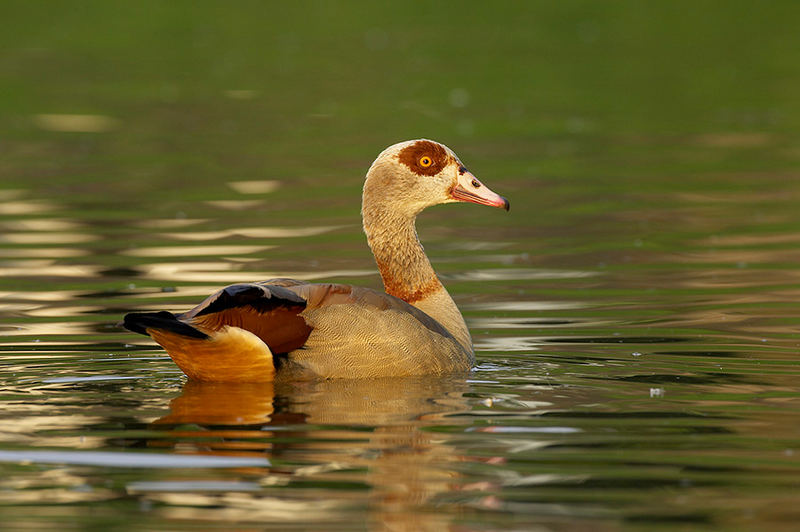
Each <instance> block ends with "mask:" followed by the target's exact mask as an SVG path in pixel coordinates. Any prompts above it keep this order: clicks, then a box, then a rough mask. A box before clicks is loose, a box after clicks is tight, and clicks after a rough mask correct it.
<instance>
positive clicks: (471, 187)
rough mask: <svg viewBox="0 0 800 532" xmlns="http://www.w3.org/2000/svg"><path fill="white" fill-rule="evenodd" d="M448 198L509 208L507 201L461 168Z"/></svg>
mask: <svg viewBox="0 0 800 532" xmlns="http://www.w3.org/2000/svg"><path fill="white" fill-rule="evenodd" d="M450 197H452V198H453V199H454V200H457V201H468V202H470V203H477V204H479V205H488V206H490V207H502V208H503V209H505V210H508V209H509V207H510V205H509V203H508V200H507V199H505V198H504V197H503V196H501V195H499V194H495V193H494V192H492V191H491V190H489V187H487V186H486V185H484V184H483V183H481V182H480V181H478V178H477V177H475V176H474V175H472V172H468V171H467V169H466V168H464V167H463V166H462V167H461V168H459V169H458V182H457V183H456V186H455V187H453V189H452V190H451V191H450Z"/></svg>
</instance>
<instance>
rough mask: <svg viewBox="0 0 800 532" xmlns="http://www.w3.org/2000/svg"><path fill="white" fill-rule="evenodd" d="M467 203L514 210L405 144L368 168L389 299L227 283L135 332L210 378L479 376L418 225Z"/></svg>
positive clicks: (455, 169)
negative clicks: (441, 207)
mask: <svg viewBox="0 0 800 532" xmlns="http://www.w3.org/2000/svg"><path fill="white" fill-rule="evenodd" d="M457 201H464V202H472V203H479V204H483V205H489V206H494V207H503V208H505V209H506V210H508V201H507V200H506V199H505V198H503V197H501V196H499V195H497V194H495V193H494V192H492V191H491V190H489V189H488V188H487V187H486V186H484V185H483V184H482V183H481V182H480V181H478V180H477V179H476V178H475V176H474V175H472V174H471V173H470V172H469V171H467V169H466V168H465V167H464V165H463V164H461V161H459V159H458V158H457V157H456V155H455V154H454V153H453V152H452V151H451V150H450V149H448V148H447V147H445V146H444V145H442V144H439V143H437V142H433V141H430V140H425V139H422V140H413V141H407V142H402V143H399V144H395V145H393V146H390V147H389V148H387V149H385V150H384V151H383V152H382V153H381V154H380V155H379V156H378V158H377V159H376V160H375V162H374V163H373V164H372V166H371V167H370V169H369V171H368V172H367V177H366V180H365V182H364V193H363V198H362V211H361V213H362V219H363V224H364V232H365V233H366V235H367V241H368V243H369V246H370V248H371V249H372V252H373V254H374V255H375V261H376V263H377V265H378V269H379V271H380V274H381V278H382V279H383V284H384V289H385V290H386V292H385V293H383V292H378V291H376V290H372V289H369V288H365V287H358V286H350V285H343V284H327V283H305V282H302V281H296V280H293V279H272V280H269V281H262V282H256V283H247V284H236V285H231V286H228V287H225V288H223V289H222V290H220V291H219V292H217V293H215V294H213V295H211V296H210V297H208V298H207V299H206V300H205V301H203V302H202V303H201V304H200V305H198V306H197V307H195V308H193V309H191V310H189V311H188V312H185V313H183V314H178V315H174V314H172V313H169V312H164V311H162V312H139V313H131V314H128V315H126V316H125V320H124V322H123V325H124V326H125V327H126V328H127V329H129V330H131V331H134V332H138V333H142V334H147V335H149V336H151V337H152V338H153V339H154V340H155V341H156V342H157V343H159V344H160V345H161V346H162V347H164V349H166V351H167V353H168V354H169V355H170V357H172V359H173V360H174V361H175V363H176V364H177V365H178V366H179V367H180V368H181V370H182V371H183V372H184V373H185V374H186V375H187V376H188V377H189V378H190V379H195V380H201V381H241V382H247V381H266V380H273V379H283V378H286V379H309V378H311V379H313V378H363V377H387V376H406V375H426V374H446V373H453V372H458V371H467V370H469V368H471V367H472V365H473V364H474V362H475V355H474V352H473V350H472V339H471V337H470V334H469V330H468V329H467V326H466V324H465V323H464V319H463V318H462V316H461V313H460V312H459V310H458V307H456V304H455V303H454V302H453V299H452V298H451V297H450V295H449V294H448V293H447V290H446V289H445V288H444V286H443V285H442V283H441V282H440V281H439V278H438V277H437V276H436V274H435V273H434V271H433V268H432V267H431V264H430V261H429V260H428V258H427V256H426V255H425V252H424V250H423V248H422V245H421V244H420V242H419V239H418V237H417V232H416V228H415V220H416V217H417V214H419V213H420V212H421V211H422V210H423V209H425V208H426V207H429V206H432V205H437V204H441V203H452V202H457Z"/></svg>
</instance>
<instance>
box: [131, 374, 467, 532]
mask: <svg viewBox="0 0 800 532" xmlns="http://www.w3.org/2000/svg"><path fill="white" fill-rule="evenodd" d="M469 390H470V386H469V384H468V383H467V382H466V379H465V378H464V376H463V375H450V376H432V377H426V376H421V377H420V376H414V377H406V378H402V377H401V378H395V377H386V378H378V379H332V380H316V381H305V382H275V383H272V382H265V383H224V382H199V381H189V382H187V383H186V384H184V386H183V390H182V392H181V394H180V396H178V397H176V398H174V399H173V400H172V401H170V405H169V407H170V413H169V414H168V415H166V416H164V417H162V418H161V419H158V420H157V421H155V423H154V424H153V425H152V426H151V429H154V430H156V431H157V432H156V433H155V434H157V436H156V437H154V438H151V439H148V440H147V446H148V447H150V448H156V449H165V448H167V449H173V450H174V451H175V452H177V453H180V454H186V453H189V454H212V455H221V454H222V455H226V456H240V457H251V458H254V457H258V458H267V459H268V460H270V461H271V462H272V464H273V466H272V467H271V468H268V469H265V468H247V469H245V468H238V469H237V470H236V471H234V472H232V473H231V474H232V475H238V476H239V477H240V478H241V480H243V481H245V483H246V481H248V480H252V479H254V478H257V479H260V484H261V488H260V489H257V490H253V491H249V490H248V491H242V492H238V493H235V492H233V493H231V492H227V493H213V492H211V493H201V492H199V490H198V489H197V488H196V487H195V486H194V485H191V486H190V487H188V488H187V489H188V490H189V491H190V493H189V494H181V493H158V492H151V493H149V494H147V495H146V497H147V499H148V500H152V501H156V502H158V503H159V504H160V505H163V508H165V509H173V510H175V509H176V507H181V506H182V507H181V508H180V510H182V512H181V513H180V515H182V516H183V517H189V518H192V519H195V520H197V519H208V520H210V522H213V521H214V520H219V521H227V522H232V521H235V522H242V523H252V522H255V521H276V520H280V522H281V523H283V524H284V525H285V524H286V523H292V522H293V521H295V520H299V521H302V522H309V521H311V522H315V521H319V522H320V523H321V524H320V526H318V527H317V528H320V529H324V528H325V525H324V524H325V523H330V522H334V520H336V519H352V518H353V515H354V508H356V507H359V508H361V507H363V508H364V511H365V512H367V516H366V519H367V522H370V523H377V524H385V526H383V527H382V528H381V529H383V528H388V529H391V530H447V529H448V526H449V525H450V521H451V520H452V519H453V515H457V513H456V514H453V513H450V512H431V511H429V510H430V506H429V504H430V501H432V500H434V501H437V503H436V504H437V507H438V505H439V504H440V503H439V502H438V497H443V498H444V500H445V501H447V500H448V499H449V497H450V496H451V495H450V494H451V493H453V492H454V491H456V490H459V489H460V487H461V485H462V484H463V482H464V480H463V479H461V477H460V472H461V471H462V470H463V468H464V465H463V462H464V461H467V460H471V459H472V458H470V457H468V456H465V455H464V454H463V453H461V452H460V451H459V449H457V448H456V447H455V446H454V445H453V444H452V443H451V440H452V439H453V438H455V439H456V440H458V439H459V438H462V437H463V433H462V432H461V430H459V428H458V427H459V425H469V424H470V423H471V420H470V417H469V416H464V417H460V416H459V414H461V413H464V412H468V411H469V410H470V406H469V403H468V401H469V400H468V398H467V392H469ZM170 425H172V426H170ZM435 427H444V428H445V429H444V430H429V429H432V428H435ZM199 475H202V473H199ZM180 478H183V477H180ZM197 478H200V479H202V476H200V477H193V482H194V480H195V479H197ZM213 480H219V479H218V478H217V477H213ZM332 483H333V484H332ZM186 484H192V483H190V482H187V483H186ZM201 484H202V482H201ZM284 485H292V486H296V487H302V486H306V487H307V486H331V485H333V486H336V488H335V489H334V490H333V491H329V492H328V494H329V495H330V496H326V498H325V501H324V502H321V500H320V499H319V498H317V497H311V498H309V497H304V496H302V494H299V495H294V494H293V493H292V492H296V490H286V489H283V488H277V489H276V488H275V486H284ZM347 486H358V487H355V488H353V487H349V488H348V487H347ZM361 486H368V488H369V489H366V490H365V489H363V488H362V487H361ZM321 489H322V488H321ZM473 489H474V488H473ZM457 495H458V496H459V497H462V496H461V495H460V494H457ZM182 497H185V498H183V499H182ZM450 500H451V499H450ZM445 504H446V502H445ZM287 507H289V508H291V510H292V511H291V512H286V511H285V510H286V508H287ZM165 511H166V510H165ZM175 515H178V513H177V512H176V514H175ZM356 515H358V516H359V517H360V514H356ZM335 522H340V521H335ZM284 528H291V527H290V526H288V525H287V526H285V527H284ZM356 528H358V527H356ZM361 528H363V526H361Z"/></svg>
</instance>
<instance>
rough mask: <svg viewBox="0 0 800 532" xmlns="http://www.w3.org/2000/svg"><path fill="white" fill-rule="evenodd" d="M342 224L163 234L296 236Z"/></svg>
mask: <svg viewBox="0 0 800 532" xmlns="http://www.w3.org/2000/svg"><path fill="white" fill-rule="evenodd" d="M342 227H345V226H342V225H327V226H319V227H237V228H233V229H225V230H222V231H193V232H184V233H164V235H163V236H166V237H169V238H175V239H177V240H218V239H220V238H230V237H234V236H243V237H247V238H298V237H305V236H315V235H321V234H324V233H328V232H330V231H333V230H336V229H340V228H342Z"/></svg>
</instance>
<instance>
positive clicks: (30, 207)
mask: <svg viewBox="0 0 800 532" xmlns="http://www.w3.org/2000/svg"><path fill="white" fill-rule="evenodd" d="M59 208H60V207H59V206H58V205H57V204H55V203H53V202H50V201H45V200H30V201H4V202H2V203H0V214H1V215H4V216H26V215H29V214H42V213H46V212H52V211H55V210H57V209H59Z"/></svg>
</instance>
